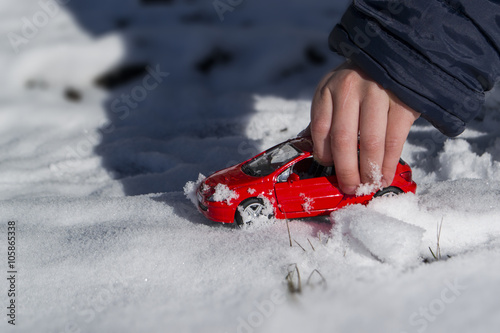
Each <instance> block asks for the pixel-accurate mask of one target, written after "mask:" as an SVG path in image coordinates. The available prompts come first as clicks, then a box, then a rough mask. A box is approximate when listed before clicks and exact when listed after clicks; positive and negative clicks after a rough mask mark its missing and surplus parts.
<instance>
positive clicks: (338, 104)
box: [310, 62, 420, 194]
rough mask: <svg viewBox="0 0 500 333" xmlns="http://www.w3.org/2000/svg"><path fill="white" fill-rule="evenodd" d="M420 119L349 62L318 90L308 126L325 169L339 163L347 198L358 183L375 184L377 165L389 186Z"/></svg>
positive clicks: (343, 188)
mask: <svg viewBox="0 0 500 333" xmlns="http://www.w3.org/2000/svg"><path fill="white" fill-rule="evenodd" d="M419 116H420V113H418V112H416V111H414V110H412V109H410V108H409V107H408V106H406V105H405V104H404V103H403V102H401V101H400V100H399V99H398V98H397V97H396V96H394V95H393V94H392V93H391V92H389V91H386V90H384V89H383V88H382V87H381V86H379V85H378V84H377V83H376V82H374V81H372V80H371V79H370V78H369V77H367V76H366V75H365V74H364V73H363V72H362V71H361V70H360V69H358V68H356V67H355V66H353V65H351V64H350V63H349V62H346V63H344V64H343V65H342V66H340V67H338V68H337V69H335V70H334V71H333V72H331V73H329V74H328V75H326V76H325V77H324V78H323V79H322V80H321V82H320V84H319V86H318V88H317V89H316V93H315V95H314V98H313V101H312V106H311V124H310V131H311V135H312V139H313V142H314V156H315V158H316V159H317V160H318V161H319V162H320V163H321V164H323V165H332V164H335V170H336V174H337V179H338V181H339V185H340V188H341V189H342V191H343V192H344V193H347V194H354V193H355V191H356V188H357V186H358V185H359V184H360V183H371V182H372V181H373V179H371V178H372V175H373V172H372V170H373V163H374V164H376V165H377V166H378V167H380V170H381V172H382V176H383V177H382V185H383V186H384V187H386V186H389V185H390V184H391V183H392V180H393V178H394V174H395V172H396V167H397V164H398V161H399V158H400V156H401V152H402V150H403V144H404V142H405V141H406V138H407V136H408V132H409V131H410V127H411V126H412V124H413V122H414V121H415V120H417V118H418V117H419ZM358 134H359V143H360V152H359V168H358V152H357V151H358Z"/></svg>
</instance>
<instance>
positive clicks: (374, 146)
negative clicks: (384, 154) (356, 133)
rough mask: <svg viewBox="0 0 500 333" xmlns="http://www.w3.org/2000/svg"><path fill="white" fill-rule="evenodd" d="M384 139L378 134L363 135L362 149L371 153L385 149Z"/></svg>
mask: <svg viewBox="0 0 500 333" xmlns="http://www.w3.org/2000/svg"><path fill="white" fill-rule="evenodd" d="M384 144H385V142H384V140H383V139H382V138H381V137H379V136H377V135H368V136H365V137H363V140H362V141H361V142H360V145H361V149H362V150H364V151H367V152H369V153H373V152H378V151H381V150H384Z"/></svg>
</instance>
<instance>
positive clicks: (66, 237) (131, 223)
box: [0, 0, 500, 333]
mask: <svg viewBox="0 0 500 333" xmlns="http://www.w3.org/2000/svg"><path fill="white" fill-rule="evenodd" d="M41 2H42V3H44V4H48V3H51V4H54V2H51V0H41ZM233 3H236V2H235V1H234V2H233ZM346 5H347V1H338V2H334V1H327V0H314V1H308V2H304V1H289V2H287V4H286V5H284V4H283V3H281V2H266V1H243V2H242V4H240V5H238V6H235V7H234V10H233V11H228V12H225V13H224V21H222V22H221V21H220V19H219V15H218V14H217V12H216V11H215V9H214V7H213V4H212V2H211V1H208V2H207V1H195V0H192V1H171V2H169V4H165V5H159V4H157V5H148V6H145V5H141V4H140V2H138V1H132V0H128V1H123V0H120V1H118V0H109V1H106V2H103V1H97V0H89V1H85V2H81V1H80V2H79V1H69V2H67V4H66V5H63V6H60V8H59V9H60V10H59V11H57V14H54V15H49V14H46V15H47V17H48V18H49V19H48V20H47V21H46V22H45V21H36V20H34V18H36V17H38V19H40V18H43V13H46V11H45V10H44V7H43V6H44V5H40V2H39V1H38V0H22V1H19V0H18V1H14V0H1V1H0V8H1V10H0V15H1V16H0V18H1V19H0V22H1V23H0V29H1V32H2V35H3V36H4V38H2V39H0V70H1V72H2V80H1V81H0V85H1V89H0V105H1V108H0V156H1V158H0V189H1V190H0V252H2V253H3V257H2V259H1V262H2V263H1V264H0V267H1V269H2V271H3V273H4V277H3V278H2V281H3V282H1V283H0V295H1V296H0V306H2V307H3V308H4V310H6V307H7V306H8V302H9V297H8V296H7V290H8V288H9V285H8V284H7V283H8V281H7V279H6V278H7V270H8V269H7V256H6V251H7V235H6V233H7V226H8V224H7V223H8V221H15V222H16V265H17V267H16V268H17V270H18V274H17V276H16V298H15V301H16V326H15V327H13V326H12V325H10V324H9V323H8V322H7V320H8V317H7V316H5V314H6V312H4V315H3V316H2V320H0V331H1V332H138V331H140V332H143V331H144V332H165V331H169V332H170V331H172V332H214V333H215V332H218V333H219V332H367V331H369V332H374V333H378V332H383V333H387V332H397V333H403V332H407V333H410V332H464V333H466V332H467V333H468V332H471V331H478V332H496V331H497V329H498V327H499V326H500V319H499V318H498V315H497V314H498V312H499V311H500V302H499V301H498V294H499V292H500V286H499V285H498V281H499V280H500V271H499V270H498V269H495V268H496V267H498V266H499V265H500V206H499V204H498V203H499V202H500V174H499V172H500V171H499V170H500V167H499V163H500V139H499V137H500V112H499V110H500V97H499V96H500V94H499V93H498V92H497V91H494V92H492V93H490V94H489V95H488V100H487V104H486V106H485V109H484V111H483V113H482V114H481V115H480V116H479V117H478V118H477V119H476V120H474V121H473V122H472V123H471V124H470V126H469V128H468V129H467V131H466V132H465V133H464V134H463V135H461V136H460V137H459V138H457V139H447V138H445V137H443V136H442V135H441V134H439V133H438V132H437V131H436V130H434V129H433V128H432V127H431V126H430V125H429V124H427V123H426V122H425V121H423V120H420V121H418V122H417V124H416V125H415V126H414V128H413V129H412V131H411V132H410V135H409V138H408V141H407V143H406V145H405V148H404V151H403V156H402V157H403V159H405V160H406V161H407V162H408V163H409V164H410V165H411V166H412V168H413V177H414V179H415V181H416V182H417V183H418V189H417V193H416V195H413V194H405V195H401V196H397V197H387V198H386V197H384V198H377V199H376V200H374V201H372V202H371V203H370V204H369V205H368V206H366V207H364V206H353V207H348V208H346V209H343V210H340V211H338V212H335V213H334V214H332V216H331V217H321V218H308V219H301V220H290V221H288V222H289V223H288V226H289V229H290V238H289V234H288V228H287V223H285V221H271V222H269V223H266V224H263V225H261V226H260V227H259V228H251V230H249V232H247V231H246V230H240V229H238V228H232V227H228V226H224V225H220V224H216V223H212V222H210V221H207V220H206V219H205V218H204V217H203V216H202V215H201V214H200V213H199V212H198V211H197V210H196V208H195V207H194V206H193V205H192V203H191V202H189V200H188V199H186V197H185V195H184V191H186V192H187V193H191V194H193V193H194V192H193V191H194V189H195V188H196V183H197V182H196V180H197V179H198V182H200V181H201V180H202V179H203V178H204V176H200V177H199V175H200V174H203V175H209V174H211V173H212V172H214V171H216V170H220V169H222V168H225V167H227V166H230V165H233V164H236V163H239V162H241V161H243V160H245V159H247V158H249V157H251V156H254V155H255V154H257V153H258V152H260V151H262V150H263V149H265V148H268V147H271V146H272V145H274V144H277V143H279V142H282V141H283V140H286V139H289V138H291V137H293V136H295V135H296V134H297V133H298V132H300V131H301V130H302V129H303V128H305V127H306V126H307V124H308V120H309V106H310V101H311V97H312V93H313V91H314V88H315V86H316V84H317V81H318V80H319V78H320V77H321V76H322V75H323V74H324V73H326V72H327V71H328V70H330V69H331V68H333V67H334V66H335V65H336V64H338V63H339V62H340V59H339V58H337V57H335V56H334V55H332V54H330V53H329V50H328V47H327V43H326V40H327V36H328V32H329V30H330V29H331V27H332V26H333V24H334V23H335V22H337V21H338V19H339V17H340V15H341V13H342V11H343V9H344V8H345V7H346ZM52 8H54V7H52ZM24 18H26V20H28V21H29V22H31V23H33V22H38V23H39V27H37V31H36V32H33V34H32V35H30V36H29V37H30V38H26V40H27V42H26V43H23V44H20V45H19V47H18V50H17V52H16V50H15V48H13V47H12V45H11V43H10V41H9V38H8V34H9V33H16V34H18V35H19V36H23V24H26V23H25V22H26V20H24ZM41 23H43V24H41ZM33 24H34V23H33ZM24 29H26V28H24ZM217 50H218V51H217ZM217 54H218V55H217ZM221 54H222V55H221ZM214 59H215V60H214ZM224 59H225V60H224ZM318 59H319V60H318ZM211 61H212V62H211ZM210 63H212V65H210ZM129 64H148V65H149V66H150V68H151V69H155V70H156V69H158V71H159V72H160V73H165V74H162V75H163V76H159V77H158V79H161V82H160V80H158V81H152V80H151V78H152V76H150V77H148V76H147V75H151V74H150V73H149V72H147V71H146V72H144V73H142V74H139V76H138V77H136V78H135V79H132V80H129V81H127V82H125V83H123V84H122V85H119V86H117V87H115V88H114V89H112V90H109V91H105V90H103V89H102V88H99V87H97V86H96V85H95V80H96V78H98V77H100V76H101V75H102V74H103V73H106V72H109V71H111V70H114V69H116V68H118V67H120V66H123V65H129ZM207 64H208V65H207ZM203 68H205V69H203ZM167 73H168V74H167ZM145 82H146V83H148V82H149V84H150V85H145ZM153 83H157V85H155V87H154V88H152V84H153ZM147 87H151V88H152V89H151V90H148V89H147ZM68 88H71V89H74V90H76V91H77V92H78V93H79V94H80V96H81V98H80V99H79V100H71V99H68V98H67V97H66V92H67V89H68ZM141 93H145V94H146V95H141ZM113 105H114V107H113ZM117 107H120V108H117ZM188 182H191V183H188ZM187 183H188V185H186V184H187ZM185 185H186V188H184V186H185ZM226 194H227V193H226ZM223 197H225V196H223ZM191 199H192V200H195V197H194V196H191ZM234 202H235V200H234V199H233V200H231V203H234ZM266 205H267V204H266ZM441 221H442V229H441V234H440V238H439V247H440V252H441V257H442V259H441V260H435V259H434V258H433V256H432V254H431V252H430V250H429V248H431V249H432V250H433V251H434V252H436V249H437V227H438V225H439V224H440V223H441ZM290 239H291V240H292V245H293V246H292V247H290ZM309 243H310V244H309ZM298 244H300V245H301V246H302V248H301V247H299V246H298ZM291 264H292V266H290V265H291ZM294 264H296V266H297V269H298V270H299V272H300V275H301V283H302V292H301V293H300V294H298V293H294V294H292V293H290V292H289V290H288V286H287V281H286V280H285V276H286V275H287V273H288V271H289V269H290V267H295V265H294ZM316 270H317V271H319V272H320V274H321V276H323V277H324V279H325V281H326V283H321V284H320V283H319V282H318V281H319V280H321V279H320V278H319V275H318V273H313V272H316ZM311 274H313V275H312V277H311V280H310V283H307V280H308V278H309V277H310V275H311ZM295 278H296V276H295Z"/></svg>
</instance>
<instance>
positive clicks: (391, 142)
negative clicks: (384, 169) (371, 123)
mask: <svg viewBox="0 0 500 333" xmlns="http://www.w3.org/2000/svg"><path fill="white" fill-rule="evenodd" d="M385 150H386V151H389V152H393V151H397V152H400V151H401V150H403V143H401V142H400V140H398V139H397V138H391V137H388V138H386V140H385Z"/></svg>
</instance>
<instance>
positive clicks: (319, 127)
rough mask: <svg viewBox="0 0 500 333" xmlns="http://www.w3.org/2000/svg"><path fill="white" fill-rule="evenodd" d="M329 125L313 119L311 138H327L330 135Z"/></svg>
mask: <svg viewBox="0 0 500 333" xmlns="http://www.w3.org/2000/svg"><path fill="white" fill-rule="evenodd" d="M330 128H331V124H330V123H328V122H326V121H324V120H321V119H313V120H311V134H312V135H313V136H316V135H319V136H324V137H326V136H328V135H329V133H330Z"/></svg>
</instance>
